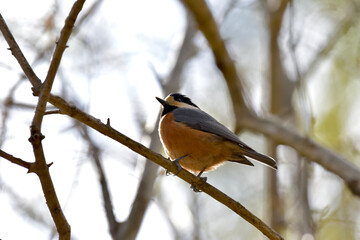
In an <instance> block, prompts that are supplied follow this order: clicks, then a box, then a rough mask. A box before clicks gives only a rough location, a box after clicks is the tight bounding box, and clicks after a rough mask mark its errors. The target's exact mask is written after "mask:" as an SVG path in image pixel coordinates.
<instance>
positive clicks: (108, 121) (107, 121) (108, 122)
mask: <svg viewBox="0 0 360 240" xmlns="http://www.w3.org/2000/svg"><path fill="white" fill-rule="evenodd" d="M106 126H108V127H111V125H110V118H108V119H107V120H106Z"/></svg>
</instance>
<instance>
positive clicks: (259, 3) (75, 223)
mask: <svg viewBox="0 0 360 240" xmlns="http://www.w3.org/2000/svg"><path fill="white" fill-rule="evenodd" d="M207 3H208V5H209V8H210V10H211V11H212V13H213V15H214V18H215V20H216V22H217V24H218V28H219V31H220V33H221V35H222V37H223V39H224V41H225V43H226V46H227V49H228V51H229V53H230V56H231V57H232V59H233V60H234V62H235V64H236V67H237V70H238V73H239V75H241V76H242V78H241V79H242V81H243V82H242V84H243V85H244V86H245V92H244V94H245V95H244V96H243V97H244V99H246V102H247V104H248V106H249V108H251V109H252V110H253V111H254V112H256V113H257V114H258V115H259V116H262V117H264V118H267V117H270V116H271V115H276V116H277V117H278V119H281V121H282V122H283V123H285V124H286V125H288V126H289V127H291V128H293V129H294V130H295V131H297V132H298V133H299V134H300V135H302V136H307V137H309V138H311V139H313V140H314V141H316V142H318V143H319V144H321V145H323V146H325V147H327V148H329V149H332V150H334V151H336V152H338V153H339V154H341V155H343V156H345V157H346V158H347V159H348V160H349V161H352V162H353V163H355V164H356V165H357V166H359V165H360V158H359V149H360V124H359V120H360V108H359V106H360V105H359V104H360V94H359V93H360V81H359V79H360V78H359V77H360V76H359V75H360V68H359V63H360V24H359V18H358V16H359V12H360V9H359V4H360V2H359V1H357V0H353V1H351V0H344V1H335V0H320V1H309V0H299V1H277V0H268V1H263V0H238V1H233V0H226V1H217V0H211V1H208V2H207ZM72 4H73V1H69V0H67V1H56V0H55V1H45V0H35V1H24V0H13V1H2V2H1V3H0V11H1V14H2V16H3V17H4V19H5V20H6V22H7V24H8V25H9V28H10V30H11V31H12V33H13V35H14V37H15V39H16V40H17V42H18V44H19V46H20V48H21V49H22V51H23V53H24V55H25V56H26V58H27V59H28V61H29V62H30V64H31V65H32V67H33V68H34V70H35V72H36V74H37V75H38V76H39V77H40V79H42V80H43V79H44V78H45V76H46V73H47V69H48V66H49V62H50V60H51V56H52V53H53V50H54V47H55V43H56V40H57V38H58V37H59V34H60V30H61V28H62V27H63V24H64V20H65V18H66V16H67V15H68V13H69V11H70V9H71V6H72ZM68 46H69V47H68V48H67V49H66V50H65V54H64V57H63V59H62V62H61V65H60V68H59V70H58V74H57V76H56V79H55V83H54V87H53V91H52V93H53V94H56V95H59V96H61V97H63V98H64V99H65V100H67V101H68V102H70V103H72V104H74V105H75V106H77V107H78V108H80V109H82V110H83V111H85V112H87V113H89V114H91V115H92V116H94V117H96V118H98V119H100V120H101V121H102V122H106V120H107V118H109V119H110V120H111V125H112V127H114V128H115V129H117V130H118V131H119V132H121V133H123V134H125V135H127V136H129V137H131V138H132V139H134V140H136V141H138V142H141V143H142V144H144V145H146V146H149V147H150V148H151V149H153V150H154V151H156V152H160V153H162V154H163V155H164V156H165V154H164V153H163V150H162V147H161V145H160V142H159V138H158V133H157V122H158V116H159V111H160V105H159V103H158V102H157V101H156V100H155V96H158V97H165V96H166V95H168V94H169V93H170V92H181V93H183V94H186V95H187V96H189V97H190V98H191V99H192V100H193V102H195V103H196V104H197V105H198V106H199V107H200V108H201V109H203V110H204V111H206V112H208V113H209V114H211V115H213V116H214V117H215V118H216V119H218V120H219V121H220V122H222V123H223V124H224V125H226V126H227V127H229V128H230V129H232V130H234V117H233V116H234V113H233V112H234V110H233V107H232V106H233V105H232V102H231V97H230V95H229V90H228V88H227V85H226V83H225V81H224V78H223V76H222V74H221V72H220V71H219V70H218V69H217V67H216V65H215V63H214V58H213V55H212V51H211V49H210V48H209V46H208V44H207V41H206V39H205V38H204V37H203V35H202V34H201V32H199V31H198V30H197V28H196V23H195V22H194V20H193V18H192V16H191V14H189V13H188V12H187V10H186V8H184V5H183V4H182V2H181V1H175V0H152V1H146V0H134V1H106V0H104V1H101V0H99V1H95V0H92V1H87V2H86V3H85V7H84V9H83V11H82V12H81V13H80V15H79V19H78V20H77V22H76V24H75V29H74V32H73V34H72V36H71V38H70V41H69V42H68ZM7 48H8V45H7V43H6V42H5V40H4V38H3V37H0V76H1V80H0V86H1V87H0V109H1V114H0V148H1V149H2V150H4V151H6V152H8V153H10V154H13V155H14V156H16V157H19V158H22V159H23V160H26V161H34V155H33V152H32V147H31V144H30V143H29V142H28V138H29V137H30V131H29V126H30V124H31V121H32V118H33V114H34V108H35V106H36V104H37V98H35V97H33V96H32V91H31V85H30V83H29V81H28V80H27V79H26V78H25V76H24V74H23V73H22V71H21V68H20V67H19V64H18V63H17V62H16V60H15V58H14V57H13V56H12V55H11V52H10V51H9V50H7ZM48 108H49V110H55V108H54V107H52V106H51V105H50V104H49V106H48ZM42 133H43V134H44V135H45V136H46V138H45V140H44V141H43V145H44V151H45V155H46V158H47V162H49V163H50V162H53V165H52V166H51V168H50V173H51V176H52V178H53V181H54V185H55V189H56V192H57V194H58V197H59V200H60V203H61V205H62V206H63V209H64V213H65V216H66V217H67V219H68V221H69V223H70V225H71V230H72V239H112V234H111V228H112V227H113V226H114V225H113V224H112V223H111V219H112V220H114V219H115V220H116V221H117V222H123V223H129V224H128V225H130V226H132V227H131V229H132V230H134V231H135V232H136V233H137V237H136V239H155V238H156V239H178V240H183V239H194V240H195V239H265V237H264V236H263V235H262V233H260V232H259V231H258V230H257V229H256V228H255V227H253V226H252V225H250V224H249V223H248V222H246V221H245V220H243V219H242V218H240V217H239V216H237V215H236V214H235V213H233V212H232V211H231V210H229V209H228V208H226V207H225V206H223V205H221V204H220V203H218V202H216V201H214V200H213V199H212V198H210V197H209V196H208V195H206V194H203V193H194V192H193V191H192V190H190V188H189V185H188V184H187V183H185V182H183V181H182V180H181V179H178V178H177V177H174V176H165V175H164V171H163V169H161V168H158V167H157V166H156V165H155V164H153V163H151V162H150V161H148V160H146V159H144V158H142V157H140V156H139V155H137V154H136V153H134V152H132V151H131V150H129V149H128V148H126V147H124V146H122V145H120V144H119V143H117V142H115V141H113V140H111V139H109V138H107V137H105V136H103V135H101V134H99V133H97V132H95V131H93V130H92V129H89V128H87V127H85V126H84V125H83V124H81V123H79V122H76V121H74V120H73V119H71V118H69V117H68V116H65V115H61V114H51V115H46V116H45V118H44V122H43V129H42ZM239 136H240V138H241V139H242V140H243V141H244V142H246V143H247V144H248V145H249V146H251V147H253V148H254V149H256V150H257V151H260V152H263V153H269V154H271V155H273V156H275V158H276V159H277V161H278V167H279V170H278V171H277V172H276V173H275V172H274V171H271V170H268V169H267V168H266V167H264V166H263V165H259V164H256V166H255V167H248V166H243V165H236V164H234V163H227V164H225V165H223V166H222V167H220V168H218V169H217V170H216V171H213V172H210V173H207V174H206V176H207V177H208V183H210V184H212V185H214V186H215V187H217V188H218V189H220V190H222V191H223V192H224V193H226V194H227V195H229V196H230V197H232V198H233V199H235V200H237V201H239V202H240V203H241V204H243V205H244V206H245V207H246V208H248V209H249V210H250V211H251V212H253V213H254V214H255V215H256V216H258V217H259V218H260V219H262V220H263V221H265V222H266V223H267V224H269V225H270V226H272V227H273V228H274V229H275V230H276V231H278V232H279V233H280V234H281V235H282V236H284V238H285V239H301V240H312V239H319V240H322V239H326V240H331V239H349V240H351V239H360V222H359V220H360V219H359V217H360V214H359V212H360V201H359V198H358V197H356V196H354V195H353V194H352V193H351V192H350V191H349V189H348V188H347V187H346V186H345V185H344V183H343V181H342V179H340V178H339V177H337V176H336V175H334V174H333V173H331V172H328V171H326V170H324V169H323V168H322V167H321V166H319V165H317V164H315V163H312V162H309V161H307V160H306V159H304V158H302V157H301V156H298V155H297V154H296V151H295V150H293V149H291V148H289V147H286V146H284V145H279V146H278V145H275V144H274V143H272V142H270V141H269V140H270V139H268V138H265V137H264V136H262V135H261V134H259V133H256V132H249V131H246V129H244V130H243V131H242V132H241V134H240V135H239ZM104 181H105V183H104ZM141 183H143V184H141ZM104 189H107V190H108V194H107V195H106V191H104ZM138 189H139V190H138ZM43 195H44V194H43V192H42V190H41V186H40V183H39V181H38V178H37V176H35V174H26V170H25V169H23V168H21V167H19V166H17V165H15V164H11V163H10V162H9V161H7V160H5V159H1V160H0V213H1V214H0V238H1V239H6V240H11V239H25V238H26V239H56V238H57V234H56V230H55V229H54V225H53V221H52V219H51V216H50V214H49V211H48V209H47V206H46V202H45V199H44V196H43ZM106 196H108V198H106ZM110 199H111V201H110ZM139 205H140V206H141V207H140V208H139V209H143V210H142V211H140V212H135V211H134V208H136V207H138V206H139ZM104 206H105V207H107V209H109V208H110V210H111V212H112V213H113V216H112V217H111V214H110V215H109V214H106V211H105V209H104ZM144 210H145V211H144ZM132 214H134V215H132ZM129 216H135V219H136V221H135V222H137V225H136V224H135V223H134V225H131V223H132V221H133V220H132V219H133V218H131V217H129ZM123 239H125V238H123Z"/></svg>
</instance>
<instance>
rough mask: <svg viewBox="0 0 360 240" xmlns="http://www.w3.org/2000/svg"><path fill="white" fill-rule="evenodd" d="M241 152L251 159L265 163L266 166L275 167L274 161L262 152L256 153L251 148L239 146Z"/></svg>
mask: <svg viewBox="0 0 360 240" xmlns="http://www.w3.org/2000/svg"><path fill="white" fill-rule="evenodd" d="M241 151H242V154H243V155H245V156H247V157H251V158H252V159H255V160H257V161H259V162H261V163H263V164H265V165H266V166H268V167H271V168H273V169H277V166H276V161H275V160H274V159H272V158H271V157H268V156H266V155H264V154H261V153H258V152H257V151H255V150H254V149H252V148H243V147H242V148H241Z"/></svg>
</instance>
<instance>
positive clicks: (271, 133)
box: [183, 0, 360, 196]
mask: <svg viewBox="0 0 360 240" xmlns="http://www.w3.org/2000/svg"><path fill="white" fill-rule="evenodd" d="M183 2H184V4H185V5H186V6H188V7H189V9H190V10H191V11H192V13H193V14H194V16H195V19H196V20H197V22H198V25H199V29H200V30H201V31H202V32H203V34H204V36H205V37H206V39H207V40H208V42H209V45H210V47H211V48H212V51H213V54H214V57H215V59H216V62H217V64H218V67H219V69H220V70H221V71H222V72H223V75H224V78H225V81H226V83H227V85H228V89H229V92H230V95H231V98H232V101H233V105H234V113H235V118H236V132H238V131H239V129H242V128H247V129H248V130H251V131H254V132H258V133H262V134H264V135H266V136H267V137H270V138H272V139H273V140H275V141H278V142H279V143H281V144H285V145H288V146H290V147H292V148H294V149H295V150H297V151H298V153H299V154H301V155H303V156H305V157H306V158H307V159H308V160H310V161H313V162H316V163H318V164H320V165H321V166H323V167H324V168H325V169H327V170H329V171H331V172H333V173H335V174H336V175H338V176H339V177H341V178H342V179H343V180H344V181H345V182H346V183H347V185H348V186H349V188H350V189H351V191H352V192H353V193H354V194H355V195H357V196H360V170H359V168H358V167H357V166H356V165H355V164H353V163H351V162H350V161H348V160H347V159H346V158H345V157H343V156H341V155H339V154H337V153H334V152H333V151H331V150H329V149H326V148H325V147H323V146H321V145H320V144H318V143H316V142H314V141H312V140H310V139H308V138H306V137H302V136H300V135H299V134H298V133H296V132H295V131H292V130H290V129H288V128H286V127H284V126H283V125H282V124H281V123H282V121H281V120H276V121H273V120H267V119H262V118H260V117H258V116H255V115H254V114H253V113H252V111H251V110H249V109H248V108H247V107H246V106H245V104H244V101H243V100H242V99H241V98H242V97H241V89H242V87H241V85H240V83H235V82H234V81H238V80H237V79H238V77H236V76H234V75H235V74H237V73H236V71H234V69H235V65H234V63H233V61H232V60H231V59H230V57H229V54H228V52H227V51H226V49H225V45H224V42H223V41H222V39H221V37H220V33H219V31H218V29H217V27H216V23H215V20H214V18H213V16H212V15H211V12H210V10H209V8H208V6H207V4H206V2H205V1H204V0H198V1H192V0H183ZM219 41H221V42H222V43H219ZM219 62H220V63H221V64H219ZM223 64H227V65H232V66H224V65H223ZM229 69H230V70H229ZM231 69H232V70H231ZM229 72H230V73H229ZM238 84H239V85H238Z"/></svg>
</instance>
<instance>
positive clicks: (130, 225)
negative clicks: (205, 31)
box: [116, 17, 196, 239]
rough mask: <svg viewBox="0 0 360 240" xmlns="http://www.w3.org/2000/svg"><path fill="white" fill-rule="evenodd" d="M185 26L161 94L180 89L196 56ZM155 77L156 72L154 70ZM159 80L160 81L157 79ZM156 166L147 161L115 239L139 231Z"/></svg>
mask: <svg viewBox="0 0 360 240" xmlns="http://www.w3.org/2000/svg"><path fill="white" fill-rule="evenodd" d="M187 21H188V22H187V26H186V31H185V36H184V39H183V42H182V44H181V47H180V50H179V53H178V56H177V59H176V62H175V64H174V66H173V68H172V70H171V71H170V74H169V76H167V77H166V81H165V82H162V81H159V82H160V83H161V85H162V88H163V92H176V91H178V89H179V88H180V85H181V84H180V82H181V78H180V77H181V73H182V71H183V69H184V66H185V64H186V62H187V61H188V60H189V59H190V58H191V57H193V56H195V54H196V48H195V45H194V43H193V37H194V35H195V33H196V28H195V26H194V21H193V20H192V18H191V17H188V18H187ZM154 73H155V75H156V76H158V74H156V71H155V69H154ZM158 78H159V77H158ZM159 80H160V79H159ZM159 120H160V117H158V119H157V121H156V124H155V127H154V129H153V131H152V132H151V134H150V139H151V142H150V149H159V147H160V145H161V144H160V140H159V138H158V131H157V127H158V124H159ZM157 169H158V165H156V164H154V163H153V162H151V161H147V162H146V164H145V168H144V172H143V174H142V178H141V181H140V184H139V186H138V189H137V193H136V196H135V199H134V202H133V206H132V209H131V212H130V214H129V217H128V218H127V220H126V221H124V222H121V223H120V224H119V228H118V233H117V234H116V239H124V238H126V239H135V238H136V235H137V233H138V231H139V228H140V225H141V222H142V220H143V217H144V215H145V211H146V209H147V206H148V204H149V201H150V199H151V197H152V195H153V185H154V182H155V179H156V176H157Z"/></svg>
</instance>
